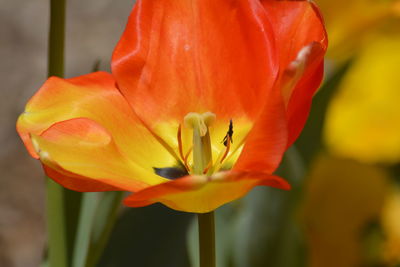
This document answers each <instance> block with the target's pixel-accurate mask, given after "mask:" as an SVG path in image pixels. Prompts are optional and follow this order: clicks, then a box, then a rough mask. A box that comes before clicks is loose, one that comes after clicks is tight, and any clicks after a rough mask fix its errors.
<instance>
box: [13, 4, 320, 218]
mask: <svg viewBox="0 0 400 267" xmlns="http://www.w3.org/2000/svg"><path fill="white" fill-rule="evenodd" d="M326 46H327V38H326V33H325V29H324V26H323V22H322V19H321V15H320V13H319V11H318V9H317V7H316V6H315V5H314V4H313V3H312V2H309V1H274V0H268V1H259V0H236V1H232V0H218V1H217V0H201V1H200V0H197V1H196V0H193V1H179V0H139V1H137V3H136V5H135V7H134V9H133V11H132V13H131V15H130V17H129V21H128V24H127V26H126V29H125V32H124V33H123V35H122V37H121V39H120V41H119V43H118V44H117V46H116V48H115V51H114V53H113V57H112V74H109V73H106V72H95V73H91V74H87V75H83V76H79V77H76V78H70V79H61V78H57V77H51V78H49V79H48V80H47V81H46V82H45V83H44V85H43V86H42V87H41V88H40V90H39V91H38V92H37V93H36V94H35V95H34V96H33V97H32V99H30V100H29V102H28V104H27V106H26V109H25V111H24V112H23V114H22V115H21V116H20V117H19V120H18V122H17V129H18V132H19V134H20V136H21V138H22V140H23V142H24V144H25V146H26V148H27V149H28V151H29V153H30V154H31V156H32V157H34V158H37V159H40V161H41V162H42V164H43V167H44V170H45V172H46V174H47V175H48V176H49V177H50V178H52V179H53V180H55V181H56V182H58V183H60V184H61V185H63V186H65V187H67V188H69V189H72V190H77V191H107V190H123V191H129V192H132V194H131V195H130V196H128V197H127V198H126V199H125V201H124V203H125V204H126V205H127V206H131V207H140V206H146V205H150V204H152V203H155V202H161V203H163V204H165V205H166V206H168V207H170V208H173V209H176V210H181V211H186V212H197V213H204V212H209V211H212V210H214V209H216V208H217V207H219V206H220V205H223V204H225V203H227V202H229V201H232V200H234V199H237V198H239V197H241V196H243V195H244V194H245V193H246V192H248V191H249V190H251V189H252V188H253V187H254V186H257V185H266V186H272V187H277V188H281V189H289V187H290V186H289V184H288V183H287V182H286V181H285V180H284V179H282V178H280V177H277V176H275V175H274V174H273V173H274V171H275V170H276V168H277V166H278V165H279V163H280V161H281V158H282V155H283V154H284V152H285V150H286V149H287V148H288V147H289V146H290V145H291V144H292V143H293V142H294V141H295V140H296V138H297V137H298V135H299V134H300V132H301V129H302V128H303V126H304V123H305V121H306V118H307V115H308V112H309V109H310V105H311V100H312V96H313V94H314V92H315V91H316V89H317V88H318V86H319V84H320V82H321V79H322V75H323V56H324V53H325V50H326Z"/></svg>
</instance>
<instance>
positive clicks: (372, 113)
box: [318, 0, 400, 163]
mask: <svg viewBox="0 0 400 267" xmlns="http://www.w3.org/2000/svg"><path fill="white" fill-rule="evenodd" d="M318 3H319V4H320V5H321V8H322V9H323V11H325V12H324V14H325V18H326V24H327V28H328V32H329V36H330V42H331V46H330V48H329V56H330V58H331V59H332V60H333V62H334V63H337V62H342V61H343V60H344V59H347V58H349V57H352V58H353V62H352V66H351V68H350V69H349V71H348V72H347V73H346V74H345V75H344V77H343V79H342V81H341V83H340V85H339V88H338V93H337V94H336V96H335V97H334V98H333V100H332V101H331V103H330V106H329V107H328V111H327V115H326V123H325V129H324V139H325V140H324V141H325V143H326V144H327V147H328V149H329V151H331V152H333V153H334V154H336V155H340V156H344V157H349V158H354V159H357V160H360V161H363V162H367V163H377V162H378V163H396V162H399V161H400V105H399V104H398V100H399V99H400V75H399V74H398V67H399V66H400V53H399V49H400V16H399V15H400V1H390V0H353V1H346V0H338V1H329V0H320V1H318Z"/></svg>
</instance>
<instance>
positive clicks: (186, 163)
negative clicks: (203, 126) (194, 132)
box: [183, 146, 193, 172]
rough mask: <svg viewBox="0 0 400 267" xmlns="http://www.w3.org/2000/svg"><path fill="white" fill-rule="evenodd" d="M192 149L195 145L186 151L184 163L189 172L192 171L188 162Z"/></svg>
mask: <svg viewBox="0 0 400 267" xmlns="http://www.w3.org/2000/svg"><path fill="white" fill-rule="evenodd" d="M192 150H193V146H191V147H190V148H189V150H188V152H187V153H186V155H185V157H184V158H183V164H184V165H185V167H186V169H187V170H188V172H190V167H189V164H188V162H187V161H188V158H189V155H190V152H192Z"/></svg>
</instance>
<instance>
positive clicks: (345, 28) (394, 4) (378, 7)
mask: <svg viewBox="0 0 400 267" xmlns="http://www.w3.org/2000/svg"><path fill="white" fill-rule="evenodd" d="M316 2H317V3H318V5H319V6H320V8H321V10H322V13H323V14H324V18H325V22H326V27H327V30H328V33H329V41H330V44H329V49H328V57H330V58H333V59H335V61H337V60H339V59H344V58H346V57H348V56H351V55H352V54H353V53H354V52H355V50H356V49H358V48H359V46H360V44H362V43H364V44H365V41H366V40H365V37H366V36H368V34H370V33H371V32H373V31H377V30H378V31H379V27H380V26H382V24H384V23H386V22H387V21H388V20H390V19H391V18H393V17H396V16H398V15H399V14H400V1H399V0H396V1H395V0H352V1H348V0H336V1H332V0H316Z"/></svg>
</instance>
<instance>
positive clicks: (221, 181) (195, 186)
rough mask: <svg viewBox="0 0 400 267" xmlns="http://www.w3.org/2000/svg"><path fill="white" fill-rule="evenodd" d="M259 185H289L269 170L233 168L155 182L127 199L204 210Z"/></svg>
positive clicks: (137, 204)
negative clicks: (210, 173) (254, 170)
mask: <svg viewBox="0 0 400 267" xmlns="http://www.w3.org/2000/svg"><path fill="white" fill-rule="evenodd" d="M257 185H265V186H272V187H277V188H281V189H289V188H290V186H289V184H288V183H287V182H286V181H285V180H283V179H281V178H279V177H276V176H272V175H269V174H266V173H241V172H233V171H230V172H220V173H216V174H214V175H212V176H186V177H183V178H180V179H177V180H173V181H170V182H167V183H163V184H160V185H156V186H152V187H149V188H146V189H144V190H142V191H139V192H137V193H134V194H132V195H130V196H128V197H127V198H126V199H125V201H124V203H125V205H127V206H130V207H141V206H147V205H150V204H153V203H156V202H161V203H163V204H164V205H166V206H168V207H170V208H172V209H175V210H180V211H185V212H196V213H205V212H209V211H213V210H215V209H216V208H218V207H219V206H221V205H223V204H225V203H227V202H230V201H233V200H235V199H237V198H240V197H242V196H243V195H244V194H246V193H247V192H248V191H249V190H251V189H252V188H253V187H254V186H257Z"/></svg>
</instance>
